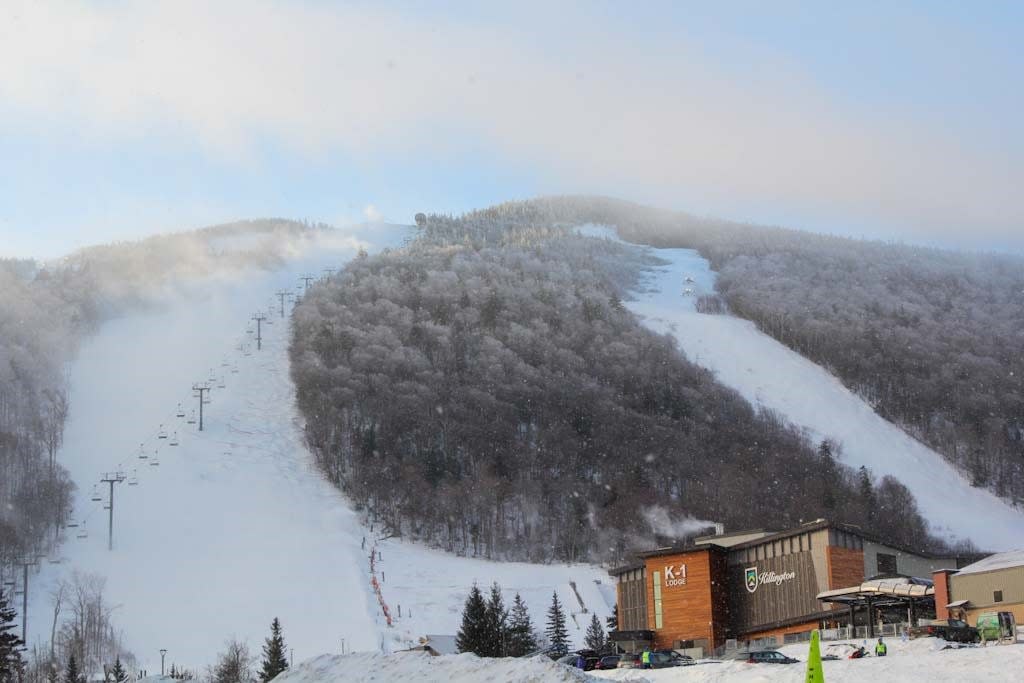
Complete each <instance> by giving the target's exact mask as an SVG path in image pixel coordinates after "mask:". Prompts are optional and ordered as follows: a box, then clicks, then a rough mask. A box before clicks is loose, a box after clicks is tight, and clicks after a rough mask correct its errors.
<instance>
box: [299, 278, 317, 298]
mask: <svg viewBox="0 0 1024 683" xmlns="http://www.w3.org/2000/svg"><path fill="white" fill-rule="evenodd" d="M299 279H300V280H302V281H303V282H305V283H306V288H305V289H303V290H302V293H303V294H305V293H306V292H307V291H309V283H310V282H312V281H313V280H315V279H316V276H315V275H309V274H308V273H307V274H306V275H300V276H299Z"/></svg>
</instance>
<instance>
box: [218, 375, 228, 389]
mask: <svg viewBox="0 0 1024 683" xmlns="http://www.w3.org/2000/svg"><path fill="white" fill-rule="evenodd" d="M226 387H227V385H226V384H225V383H224V378H223V377H221V378H220V379H219V380H217V388H218V389H224V388H226Z"/></svg>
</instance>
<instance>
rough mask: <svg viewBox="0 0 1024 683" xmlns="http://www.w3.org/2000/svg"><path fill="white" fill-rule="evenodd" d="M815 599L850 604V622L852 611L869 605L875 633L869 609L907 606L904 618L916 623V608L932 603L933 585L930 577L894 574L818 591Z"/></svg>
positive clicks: (872, 630)
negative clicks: (922, 577)
mask: <svg viewBox="0 0 1024 683" xmlns="http://www.w3.org/2000/svg"><path fill="white" fill-rule="evenodd" d="M818 600H819V601H821V602H830V603H839V604H842V605H846V606H847V607H849V608H850V622H851V623H852V622H853V618H854V615H855V614H856V611H857V609H858V608H861V607H867V609H868V619H867V621H868V632H869V635H871V636H874V618H873V615H872V610H873V609H874V608H876V607H906V608H907V618H908V620H909V621H910V623H911V624H916V622H917V617H916V612H917V608H918V607H919V606H920V605H921V604H922V603H924V604H926V605H933V604H934V603H935V586H934V585H933V584H932V582H931V580H930V579H920V578H916V577H913V576H897V577H892V578H878V579H871V580H870V581H865V582H864V583H862V584H859V585H857V586H850V587H849V588H836V589H835V590H830V591H823V592H821V593H818Z"/></svg>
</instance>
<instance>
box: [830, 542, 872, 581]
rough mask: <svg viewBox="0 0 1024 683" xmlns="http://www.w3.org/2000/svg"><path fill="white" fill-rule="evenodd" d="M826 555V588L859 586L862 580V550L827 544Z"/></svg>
mask: <svg viewBox="0 0 1024 683" xmlns="http://www.w3.org/2000/svg"><path fill="white" fill-rule="evenodd" d="M825 554H826V556H827V557H828V589H829V590H835V589H836V588H849V587H850V586H859V585H860V584H861V583H863V581H864V551H863V550H851V549H849V548H840V547H838V546H829V547H828V548H826V549H825Z"/></svg>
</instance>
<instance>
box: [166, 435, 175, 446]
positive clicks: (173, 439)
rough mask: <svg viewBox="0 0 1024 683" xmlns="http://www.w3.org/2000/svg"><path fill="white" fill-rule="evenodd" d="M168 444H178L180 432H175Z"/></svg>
mask: <svg viewBox="0 0 1024 683" xmlns="http://www.w3.org/2000/svg"><path fill="white" fill-rule="evenodd" d="M167 445H168V446H177V445H178V432H174V436H172V437H171V440H170V442H169V443H168V444H167Z"/></svg>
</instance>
